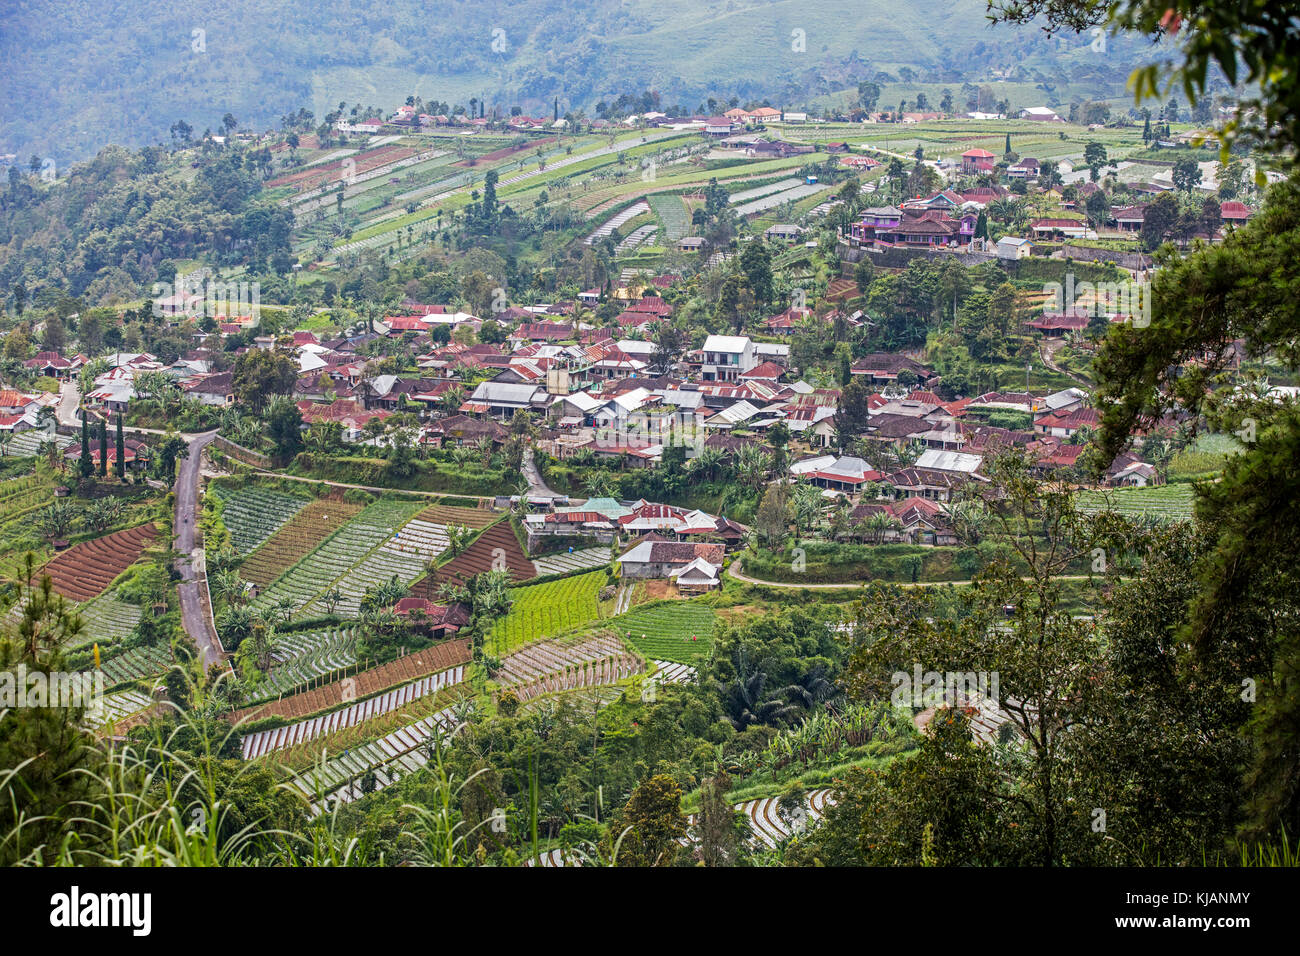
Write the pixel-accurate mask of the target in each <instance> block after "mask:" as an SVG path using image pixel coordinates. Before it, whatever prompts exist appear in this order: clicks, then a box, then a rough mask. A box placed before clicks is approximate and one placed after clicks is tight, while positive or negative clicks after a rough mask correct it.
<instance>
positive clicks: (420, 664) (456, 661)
mask: <svg viewBox="0 0 1300 956" xmlns="http://www.w3.org/2000/svg"><path fill="white" fill-rule="evenodd" d="M469 662H470V650H469V642H468V641H463V640H452V641H444V642H443V643H441V644H436V645H434V646H433V647H427V648H424V649H422V650H418V651H414V652H412V653H410V654H407V655H406V656H405V657H399V658H398V659H397V660H395V661H389V662H388V663H387V664H382V665H380V666H379V667H372V668H370V669H369V670H366V671H362V672H361V673H359V674H357V675H356V676H355V677H348V678H345V679H343V680H338V681H334V682H332V683H329V684H324V685H322V686H320V687H315V688H313V689H311V690H309V691H301V692H299V693H297V694H291V695H288V696H286V697H284V698H282V699H280V700H275V701H272V702H270V703H265V704H259V705H255V706H253V707H246V708H244V709H243V710H238V711H236V712H235V713H233V714H231V715H230V719H231V720H232V721H235V722H238V721H243V720H261V719H263V718H266V717H284V718H286V719H289V720H296V719H298V718H303V717H310V716H312V715H313V714H319V713H322V712H323V711H326V710H329V709H330V708H332V707H337V706H338V705H339V704H341V703H344V702H346V701H349V700H359V699H361V698H364V697H369V696H372V695H374V694H378V693H380V692H381V691H386V690H390V689H392V688H394V687H397V686H399V685H401V684H409V683H411V682H412V681H415V680H418V679H419V678H421V677H426V676H428V675H429V674H436V673H438V672H439V671H445V670H447V669H449V668H452V667H456V666H460V665H464V664H468V663H469Z"/></svg>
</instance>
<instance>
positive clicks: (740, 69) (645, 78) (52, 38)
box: [0, 0, 1150, 163]
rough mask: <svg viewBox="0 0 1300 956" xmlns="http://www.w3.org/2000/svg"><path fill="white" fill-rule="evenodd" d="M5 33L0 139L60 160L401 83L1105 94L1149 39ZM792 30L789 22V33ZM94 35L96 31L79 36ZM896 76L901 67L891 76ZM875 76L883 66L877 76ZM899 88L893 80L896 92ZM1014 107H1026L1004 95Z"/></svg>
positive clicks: (352, 17)
mask: <svg viewBox="0 0 1300 956" xmlns="http://www.w3.org/2000/svg"><path fill="white" fill-rule="evenodd" d="M8 7H9V9H8V10H7V11H6V13H5V21H6V22H5V29H4V30H3V32H2V33H0V64H2V65H3V70H0V97H2V98H0V102H3V103H4V104H5V110H6V113H7V115H6V117H5V122H4V126H3V134H2V136H0V153H17V154H18V155H19V156H20V158H21V159H22V160H23V161H24V162H25V161H26V159H27V157H29V156H30V155H31V154H34V153H35V154H39V155H42V156H49V157H53V158H55V159H56V160H58V161H59V162H60V163H66V162H68V161H70V160H76V159H82V158H85V157H86V156H89V155H91V154H93V153H94V152H96V151H97V150H98V149H99V148H100V147H102V146H103V145H105V144H107V143H111V142H116V143H122V144H124V145H141V144H145V143H149V142H157V141H161V140H166V139H167V137H168V129H169V127H170V126H171V125H172V124H173V123H174V122H175V121H176V120H178V119H184V120H186V121H187V122H188V123H190V124H191V125H192V126H193V127H194V130H195V133H196V134H201V133H202V132H203V130H204V129H205V128H209V127H211V128H213V129H216V128H217V127H218V126H219V124H220V121H221V118H222V117H223V116H224V115H225V114H226V113H228V112H229V113H233V114H234V115H235V116H236V117H237V118H238V120H239V121H240V123H241V125H243V126H246V127H251V128H254V129H257V128H264V127H266V126H269V125H274V124H275V123H276V122H277V121H278V120H279V118H280V117H281V116H283V115H284V114H286V113H289V112H294V111H296V110H297V109H298V108H300V107H303V106H305V107H306V108H308V109H311V110H312V111H313V112H314V113H315V114H316V116H317V119H318V120H319V118H320V117H321V116H323V115H324V114H325V113H326V112H328V111H329V110H331V109H334V108H336V107H337V105H338V103H339V102H343V101H346V102H347V103H348V104H349V105H351V104H353V103H358V102H359V103H362V104H363V105H365V106H370V105H375V106H381V107H384V108H391V107H392V106H394V105H395V104H396V103H397V102H400V101H401V100H402V99H404V98H405V97H406V96H407V95H412V94H414V95H418V96H421V97H423V98H424V99H425V100H432V101H435V102H438V101H441V102H445V103H448V104H450V105H455V104H459V103H468V101H469V98H470V97H476V98H480V99H482V98H485V99H486V101H487V103H488V104H489V109H491V108H500V109H502V110H506V111H508V110H509V109H510V107H512V106H515V105H518V106H520V107H522V108H523V109H524V110H525V111H531V112H548V111H549V110H550V108H551V107H552V103H553V99H554V98H556V97H558V98H559V101H560V107H561V110H562V111H563V110H565V109H570V108H572V109H585V110H587V111H588V113H590V112H591V111H592V109H593V108H594V107H595V105H596V104H597V103H598V102H599V101H601V100H613V99H614V98H616V97H617V96H618V95H619V94H621V93H630V92H639V91H641V90H643V89H653V90H655V91H657V92H658V93H659V94H660V102H661V104H662V105H663V106H672V105H679V104H680V105H683V106H685V107H686V108H688V109H695V108H696V107H697V106H699V105H700V104H702V103H704V102H705V100H706V99H707V98H708V97H711V96H714V97H717V98H718V99H719V100H722V101H726V100H729V99H731V98H732V97H739V98H740V99H741V100H742V101H744V100H761V99H770V100H771V101H773V102H776V103H780V104H782V105H791V104H795V103H799V104H804V103H816V102H818V97H824V96H825V95H827V94H831V93H834V92H835V91H837V90H844V89H852V88H853V87H855V86H856V84H857V83H858V82H860V81H861V80H864V79H871V78H873V77H875V76H876V75H877V74H878V73H880V72H886V73H890V74H891V75H894V76H897V75H898V71H899V70H900V69H902V68H904V67H906V68H908V70H910V71H914V73H913V74H909V75H912V76H913V77H914V79H913V80H911V81H907V80H904V81H903V86H902V88H901V90H900V91H899V92H902V94H903V95H907V93H906V89H907V86H908V83H910V82H914V83H917V84H920V83H943V84H946V85H952V86H953V87H954V89H955V90H956V89H957V88H959V87H960V85H961V84H962V83H963V82H977V83H978V82H984V81H986V80H988V79H990V78H993V77H995V76H1004V77H1005V78H1007V79H1010V80H1014V81H1017V82H1019V83H1023V84H1028V87H1027V89H1028V91H1029V92H1031V93H1032V92H1036V91H1041V94H1040V98H1041V100H1042V101H1043V102H1047V103H1049V104H1055V103H1056V102H1063V101H1068V97H1069V96H1070V95H1082V96H1087V97H1092V98H1102V97H1117V96H1121V95H1122V94H1123V83H1124V80H1125V78H1126V77H1127V74H1128V71H1129V69H1130V68H1131V67H1132V65H1133V64H1134V63H1135V62H1136V60H1137V59H1138V56H1139V55H1146V56H1149V55H1150V50H1149V48H1148V47H1147V46H1146V45H1145V44H1140V43H1135V42H1131V41H1127V40H1114V41H1111V44H1110V46H1109V49H1108V51H1107V52H1106V53H1104V54H1100V55H1099V54H1098V52H1097V51H1095V50H1092V49H1090V47H1089V43H1088V38H1087V37H1082V38H1080V37H1073V38H1069V40H1068V42H1066V43H1065V44H1063V45H1062V44H1058V43H1056V42H1053V41H1052V40H1050V39H1048V38H1046V37H1045V36H1044V35H1043V34H1042V32H1041V31H1039V30H1036V29H1030V28H1022V29H1014V28H1010V27H1005V26H1004V27H1000V28H999V29H997V30H996V31H994V30H990V29H988V26H987V22H986V20H985V5H984V2H983V0H906V2H900V0H798V2H796V0H727V2H722V3H718V2H714V3H699V2H695V0H654V2H650V0H623V2H621V3H618V4H612V3H609V2H603V0H602V2H597V0H522V2H505V0H484V2H473V3H471V2H467V0H450V2H440V3H438V4H434V5H430V4H426V3H422V2H417V0H382V2H380V0H320V2H313V3H310V4H294V5H286V4H278V3H268V2H266V0H231V2H229V3H227V4H223V5H219V6H218V5H210V4H200V3H196V2H194V0H134V2H130V3H126V4H123V3H118V2H108V0H88V2H83V3H77V4H65V3H55V2H53V0H14V2H12V3H10V4H9V5H8ZM798 31H802V33H800V32H798ZM88 38H93V39H88ZM899 78H900V79H903V77H899ZM887 82H888V81H887ZM894 92H896V91H895V90H894V89H893V88H890V89H889V93H890V94H891V95H892V94H893V93H894ZM1014 105H1028V104H1023V103H1016V104H1014Z"/></svg>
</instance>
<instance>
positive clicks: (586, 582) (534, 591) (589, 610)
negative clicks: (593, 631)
mask: <svg viewBox="0 0 1300 956" xmlns="http://www.w3.org/2000/svg"><path fill="white" fill-rule="evenodd" d="M605 580H606V575H605V572H604V571H591V572H589V573H587V574H582V575H578V576H577V577H569V578H560V579H559V580H557V581H547V582H546V583H545V584H534V585H530V586H529V587H525V588H516V589H513V590H512V591H511V592H510V597H511V600H512V601H513V603H512V604H511V606H510V613H509V614H507V615H506V616H505V617H503V618H502V619H501V620H499V621H497V623H496V625H495V626H494V627H493V628H492V633H491V636H490V638H489V640H490V642H491V643H490V646H491V647H492V649H493V653H495V654H498V655H500V654H503V653H505V652H506V651H508V650H511V649H512V648H516V647H519V646H521V645H523V644H527V643H529V642H530V641H536V640H539V639H540V638H543V637H551V636H554V635H556V634H558V633H560V632H561V631H567V630H569V629H570V628H573V627H577V626H579V625H582V624H586V623H587V622H589V621H594V620H596V619H597V618H599V617H600V601H599V594H600V589H601V588H602V587H604V586H605Z"/></svg>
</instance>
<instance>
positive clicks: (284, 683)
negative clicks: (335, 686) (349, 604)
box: [249, 627, 358, 703]
mask: <svg viewBox="0 0 1300 956" xmlns="http://www.w3.org/2000/svg"><path fill="white" fill-rule="evenodd" d="M357 636H358V631H357V629H356V628H354V627H329V628H325V629H323V630H319V631H297V632H295V633H291V634H281V635H279V636H277V637H276V639H275V650H274V652H273V653H272V664H271V669H270V670H269V671H268V672H267V674H266V679H265V680H264V681H263V682H262V683H261V684H259V685H258V686H257V689H256V691H255V693H254V694H253V695H251V696H250V698H249V703H256V702H257V701H260V700H267V699H269V698H271V697H278V696H280V695H281V694H288V693H292V692H293V691H295V690H297V689H298V688H299V687H302V686H303V685H304V684H306V683H307V682H308V681H311V680H314V679H315V678H317V677H321V676H322V675H325V674H331V673H334V672H335V671H341V670H344V669H346V668H348V667H351V666H352V665H354V664H355V663H356V662H357Z"/></svg>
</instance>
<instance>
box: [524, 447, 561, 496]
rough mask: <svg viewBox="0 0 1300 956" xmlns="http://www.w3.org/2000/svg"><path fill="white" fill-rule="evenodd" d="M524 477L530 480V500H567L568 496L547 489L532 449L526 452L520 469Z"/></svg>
mask: <svg viewBox="0 0 1300 956" xmlns="http://www.w3.org/2000/svg"><path fill="white" fill-rule="evenodd" d="M520 470H521V471H523V473H524V477H525V478H527V479H528V497H530V498H567V497H568V495H562V494H560V493H559V492H558V491H552V490H551V489H550V488H549V487H547V485H546V482H545V481H544V480H543V479H542V473H541V472H540V471H538V470H537V462H535V461H533V450H532V449H531V448H529V449H526V450H525V451H524V462H523V467H522V468H521V469H520Z"/></svg>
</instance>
